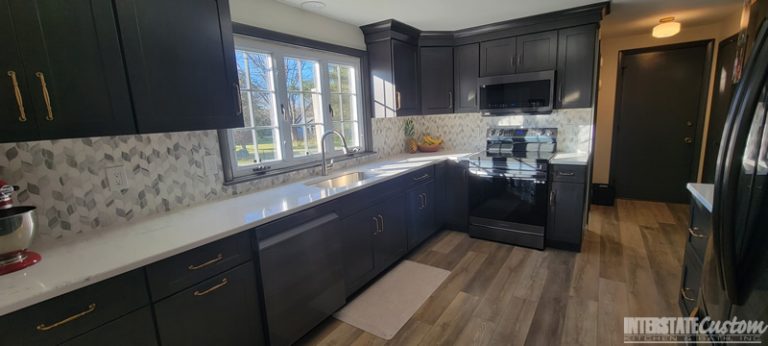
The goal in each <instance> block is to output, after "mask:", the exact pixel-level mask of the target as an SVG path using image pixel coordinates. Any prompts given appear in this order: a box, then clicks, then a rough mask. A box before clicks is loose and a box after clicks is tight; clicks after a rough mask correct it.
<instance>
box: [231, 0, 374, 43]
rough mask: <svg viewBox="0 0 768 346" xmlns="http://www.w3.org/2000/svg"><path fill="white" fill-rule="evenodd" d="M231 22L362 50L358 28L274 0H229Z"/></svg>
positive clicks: (361, 40)
mask: <svg viewBox="0 0 768 346" xmlns="http://www.w3.org/2000/svg"><path fill="white" fill-rule="evenodd" d="M230 12H231V13H232V20H233V21H234V22H238V23H243V24H248V25H252V26H256V27H260V28H264V29H269V30H272V31H278V32H282V33H286V34H291V35H295V36H301V37H305V38H310V39H313V40H317V41H322V42H327V43H333V44H337V45H341V46H346V47H351V48H357V49H362V50H365V41H364V39H363V32H362V31H360V28H358V27H356V26H354V25H351V24H347V23H342V22H339V21H336V20H333V19H330V18H326V17H323V16H320V15H317V14H314V13H311V12H307V11H304V10H302V9H299V8H296V7H292V6H288V5H285V4H281V3H279V2H276V1H274V0H230Z"/></svg>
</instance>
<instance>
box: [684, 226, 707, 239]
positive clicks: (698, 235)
mask: <svg viewBox="0 0 768 346" xmlns="http://www.w3.org/2000/svg"><path fill="white" fill-rule="evenodd" d="M698 230H699V228H698V227H693V228H690V227H689V228H688V233H690V234H691V236H693V237H694V238H704V235H703V234H701V233H698V232H697V231H698Z"/></svg>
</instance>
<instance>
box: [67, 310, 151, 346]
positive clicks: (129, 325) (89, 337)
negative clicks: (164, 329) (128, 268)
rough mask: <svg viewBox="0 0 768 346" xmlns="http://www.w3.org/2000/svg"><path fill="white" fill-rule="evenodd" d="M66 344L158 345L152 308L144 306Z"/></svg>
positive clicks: (83, 345)
mask: <svg viewBox="0 0 768 346" xmlns="http://www.w3.org/2000/svg"><path fill="white" fill-rule="evenodd" d="M62 345H64V346H93V345H110V346H136V345H141V346H153V345H158V343H157V335H156V334H155V323H154V319H153V318H152V310H151V309H150V308H149V307H144V308H141V309H139V310H136V311H134V312H132V313H130V314H128V315H125V316H123V317H121V318H119V319H117V320H115V321H112V322H110V323H107V324H105V325H103V326H101V327H99V328H96V329H94V330H92V331H90V332H88V333H85V334H83V335H81V336H78V337H76V338H74V339H72V340H69V341H67V342H65V343H63V344H62Z"/></svg>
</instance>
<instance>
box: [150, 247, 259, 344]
mask: <svg viewBox="0 0 768 346" xmlns="http://www.w3.org/2000/svg"><path fill="white" fill-rule="evenodd" d="M255 273H256V271H255V268H254V266H253V262H247V263H244V264H242V265H240V266H238V267H235V268H234V269H232V270H229V271H226V272H224V273H222V274H220V275H218V276H214V277H213V278H211V279H209V280H206V281H203V282H201V283H200V284H198V285H195V286H192V287H190V288H189V289H187V290H185V291H181V292H179V293H177V294H175V295H172V296H170V297H168V298H166V299H163V300H161V301H160V302H158V303H157V304H155V314H156V316H157V329H158V334H159V335H160V342H161V343H162V344H163V345H263V344H264V339H263V336H262V334H263V332H262V329H261V328H262V327H261V319H260V317H259V316H260V315H259V314H260V312H259V311H260V310H259V305H258V289H257V287H256V277H255V275H256V274H255Z"/></svg>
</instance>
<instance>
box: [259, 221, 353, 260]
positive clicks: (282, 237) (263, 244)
mask: <svg viewBox="0 0 768 346" xmlns="http://www.w3.org/2000/svg"><path fill="white" fill-rule="evenodd" d="M338 218H339V215H337V214H336V213H331V214H327V215H324V216H322V217H319V218H317V219H314V220H312V221H309V222H305V223H303V224H301V225H299V226H297V227H294V228H291V229H289V230H287V231H285V232H281V233H278V234H276V235H274V236H271V237H269V238H267V239H264V240H262V241H259V250H260V251H261V250H265V249H268V248H270V247H272V246H275V245H278V244H280V243H282V242H284V241H286V240H288V239H291V238H293V237H296V236H299V235H301V234H302V233H306V232H309V231H311V230H313V229H315V228H317V227H320V226H322V225H324V224H327V223H329V222H333V221H335V220H336V219H338Z"/></svg>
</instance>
